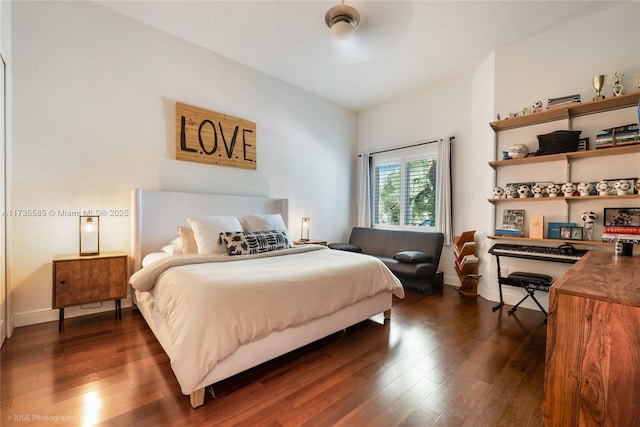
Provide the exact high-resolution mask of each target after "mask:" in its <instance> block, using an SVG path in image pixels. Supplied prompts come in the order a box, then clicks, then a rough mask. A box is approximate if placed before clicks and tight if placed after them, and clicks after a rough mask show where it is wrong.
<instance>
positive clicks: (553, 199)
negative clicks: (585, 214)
mask: <svg viewBox="0 0 640 427" xmlns="http://www.w3.org/2000/svg"><path fill="white" fill-rule="evenodd" d="M638 198H640V194H626V195H624V196H617V195H615V194H612V195H609V196H571V197H564V196H558V197H524V198H519V197H516V198H513V199H487V200H488V201H489V202H491V203H496V202H527V203H529V202H557V201H558V200H565V201H566V200H583V201H586V200H591V201H593V200H606V199H618V200H621V199H638Z"/></svg>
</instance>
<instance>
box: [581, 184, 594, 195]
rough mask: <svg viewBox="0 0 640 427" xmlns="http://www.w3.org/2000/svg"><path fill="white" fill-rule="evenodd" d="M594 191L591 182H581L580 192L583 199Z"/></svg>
mask: <svg viewBox="0 0 640 427" xmlns="http://www.w3.org/2000/svg"><path fill="white" fill-rule="evenodd" d="M592 189H593V185H591V183H590V182H581V183H580V184H578V192H579V193H580V195H581V196H583V197H584V196H588V195H589V193H591V190H592Z"/></svg>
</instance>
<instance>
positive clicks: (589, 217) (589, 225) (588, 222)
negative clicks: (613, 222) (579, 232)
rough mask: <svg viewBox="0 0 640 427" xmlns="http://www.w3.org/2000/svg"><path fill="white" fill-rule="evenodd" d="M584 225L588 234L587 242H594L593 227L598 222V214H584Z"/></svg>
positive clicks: (582, 217)
mask: <svg viewBox="0 0 640 427" xmlns="http://www.w3.org/2000/svg"><path fill="white" fill-rule="evenodd" d="M580 218H581V219H582V222H583V223H584V231H585V232H586V238H587V240H592V237H593V225H594V224H595V223H596V221H597V220H598V214H596V213H595V212H591V211H589V212H583V213H582V216H581V217H580Z"/></svg>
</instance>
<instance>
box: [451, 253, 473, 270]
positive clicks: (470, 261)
mask: <svg viewBox="0 0 640 427" xmlns="http://www.w3.org/2000/svg"><path fill="white" fill-rule="evenodd" d="M477 262H478V257H477V256H475V255H465V256H464V257H463V258H462V259H460V260H456V268H457V269H458V271H460V270H462V269H463V268H464V266H465V265H467V264H476V263H477Z"/></svg>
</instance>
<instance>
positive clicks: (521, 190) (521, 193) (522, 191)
mask: <svg viewBox="0 0 640 427" xmlns="http://www.w3.org/2000/svg"><path fill="white" fill-rule="evenodd" d="M529 191H530V189H529V186H528V185H524V184H522V185H520V186H518V197H520V198H521V199H524V198H527V197H529Z"/></svg>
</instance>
